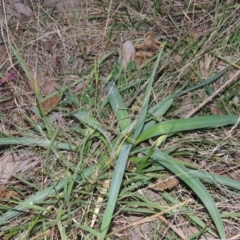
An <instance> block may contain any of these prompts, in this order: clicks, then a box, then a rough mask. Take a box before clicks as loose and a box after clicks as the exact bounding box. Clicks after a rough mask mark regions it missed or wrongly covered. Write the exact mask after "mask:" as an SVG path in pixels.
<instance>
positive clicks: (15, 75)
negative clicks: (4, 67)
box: [0, 69, 18, 86]
mask: <svg viewBox="0 0 240 240" xmlns="http://www.w3.org/2000/svg"><path fill="white" fill-rule="evenodd" d="M17 78H18V73H17V72H16V71H15V70H14V69H10V70H9V71H8V72H7V74H6V77H4V78H0V86H1V85H2V84H4V83H6V82H9V81H13V80H17Z"/></svg>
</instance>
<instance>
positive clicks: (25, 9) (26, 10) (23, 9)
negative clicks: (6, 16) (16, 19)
mask: <svg viewBox="0 0 240 240" xmlns="http://www.w3.org/2000/svg"><path fill="white" fill-rule="evenodd" d="M14 6H15V9H16V11H17V12H18V13H21V14H23V15H26V16H27V17H30V16H31V15H32V14H33V12H32V10H31V8H30V7H29V6H27V5H25V4H23V3H21V2H19V0H15V3H14Z"/></svg>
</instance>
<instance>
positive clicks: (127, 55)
mask: <svg viewBox="0 0 240 240" xmlns="http://www.w3.org/2000/svg"><path fill="white" fill-rule="evenodd" d="M134 56H135V48H134V46H133V43H132V42H131V41H126V42H125V43H124V44H123V46H122V56H121V63H122V65H123V67H125V66H127V64H128V63H129V62H131V61H134Z"/></svg>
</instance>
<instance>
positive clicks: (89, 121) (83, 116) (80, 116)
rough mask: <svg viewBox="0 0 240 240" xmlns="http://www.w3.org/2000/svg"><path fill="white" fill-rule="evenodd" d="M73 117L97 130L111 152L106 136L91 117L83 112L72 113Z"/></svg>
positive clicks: (109, 142) (110, 145)
mask: <svg viewBox="0 0 240 240" xmlns="http://www.w3.org/2000/svg"><path fill="white" fill-rule="evenodd" d="M73 116H74V117H76V118H77V119H78V120H79V121H81V122H83V123H84V124H87V125H88V126H90V127H91V128H93V129H96V130H98V131H99V132H100V133H101V134H102V135H103V136H104V137H105V139H106V141H107V143H108V145H109V147H110V151H111V150H112V144H111V141H110V139H109V137H108V135H107V134H106V133H105V131H104V130H102V128H101V126H100V123H99V122H98V121H97V120H96V119H95V118H94V117H93V116H91V115H90V114H89V113H88V112H83V111H79V112H76V113H73Z"/></svg>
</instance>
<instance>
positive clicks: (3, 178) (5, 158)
mask: <svg viewBox="0 0 240 240" xmlns="http://www.w3.org/2000/svg"><path fill="white" fill-rule="evenodd" d="M30 161H31V159H30V158H28V157H26V154H25V153H18V154H17V153H12V152H11V151H6V152H4V153H3V155H2V157H1V158H0V184H6V183H7V182H8V179H9V178H10V177H11V176H12V175H13V174H15V173H17V172H19V171H24V170H26V169H27V168H29V167H30V165H29V162H30Z"/></svg>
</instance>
